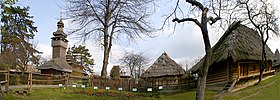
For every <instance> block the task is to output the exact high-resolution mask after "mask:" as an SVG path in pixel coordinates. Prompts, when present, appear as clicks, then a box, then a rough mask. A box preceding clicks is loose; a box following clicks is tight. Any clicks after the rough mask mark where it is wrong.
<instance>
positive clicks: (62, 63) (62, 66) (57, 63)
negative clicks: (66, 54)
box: [38, 58, 72, 72]
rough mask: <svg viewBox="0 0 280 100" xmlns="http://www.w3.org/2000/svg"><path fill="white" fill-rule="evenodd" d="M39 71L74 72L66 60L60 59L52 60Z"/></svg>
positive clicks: (40, 67)
mask: <svg viewBox="0 0 280 100" xmlns="http://www.w3.org/2000/svg"><path fill="white" fill-rule="evenodd" d="M38 69H39V70H42V69H55V70H59V71H63V72H72V68H71V66H70V65H69V64H67V62H66V60H64V59H60V58H54V59H51V60H49V61H48V62H46V63H44V64H43V65H41V66H39V67H38Z"/></svg>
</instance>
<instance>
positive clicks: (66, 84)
mask: <svg viewBox="0 0 280 100" xmlns="http://www.w3.org/2000/svg"><path fill="white" fill-rule="evenodd" d="M65 78H66V80H65V86H66V88H67V86H68V82H69V76H68V75H65Z"/></svg>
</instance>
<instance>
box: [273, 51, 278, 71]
mask: <svg viewBox="0 0 280 100" xmlns="http://www.w3.org/2000/svg"><path fill="white" fill-rule="evenodd" d="M274 55H275V56H276V60H275V61H274V63H273V64H272V69H274V70H276V71H277V72H279V71H280V54H279V50H278V49H276V51H275V53H274Z"/></svg>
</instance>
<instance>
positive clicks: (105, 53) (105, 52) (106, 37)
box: [101, 27, 110, 78]
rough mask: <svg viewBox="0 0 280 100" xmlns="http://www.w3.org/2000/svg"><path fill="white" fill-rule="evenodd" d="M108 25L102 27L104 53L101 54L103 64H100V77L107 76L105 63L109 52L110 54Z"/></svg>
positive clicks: (106, 63)
mask: <svg viewBox="0 0 280 100" xmlns="http://www.w3.org/2000/svg"><path fill="white" fill-rule="evenodd" d="M108 29H109V28H108V27H105V28H104V41H103V42H104V44H103V47H104V55H103V66H102V71H101V77H102V78H106V77H107V65H108V60H109V54H110V50H109V49H110V48H109V43H108V41H109V35H108Z"/></svg>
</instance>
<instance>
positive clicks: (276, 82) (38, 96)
mask: <svg viewBox="0 0 280 100" xmlns="http://www.w3.org/2000/svg"><path fill="white" fill-rule="evenodd" d="M276 74H277V75H276V76H274V77H272V78H269V79H267V80H265V81H262V82H261V83H260V84H259V85H256V86H251V87H248V88H245V89H243V90H240V91H237V92H234V93H227V94H224V95H222V99H223V100H238V99H241V98H244V97H246V96H250V97H249V98H246V100H248V99H249V100H279V97H280V73H276ZM81 90H82V89H76V90H75V91H76V92H79V93H73V89H72V88H69V89H65V90H64V89H62V90H61V91H60V89H59V88H33V89H32V91H31V92H30V93H29V95H28V96H22V95H16V94H13V93H11V94H5V100H194V99H195V90H191V91H175V92H174V91H173V92H172V91H171V92H170V91H162V92H165V93H132V92H124V91H122V92H121V94H122V95H121V96H119V93H120V92H119V91H114V90H110V91H109V93H112V94H113V95H114V96H107V95H106V92H107V91H106V90H101V89H99V90H97V91H95V92H94V91H92V90H93V89H91V88H87V89H86V93H87V94H93V93H96V92H98V93H100V94H101V95H102V93H103V95H102V96H100V95H99V96H92V95H86V94H81ZM256 93H257V94H256ZM252 94H256V95H252ZM131 95H132V96H131ZM251 95H252V96H251ZM214 97H215V92H214V91H206V95H205V99H206V100H213V99H214Z"/></svg>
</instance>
